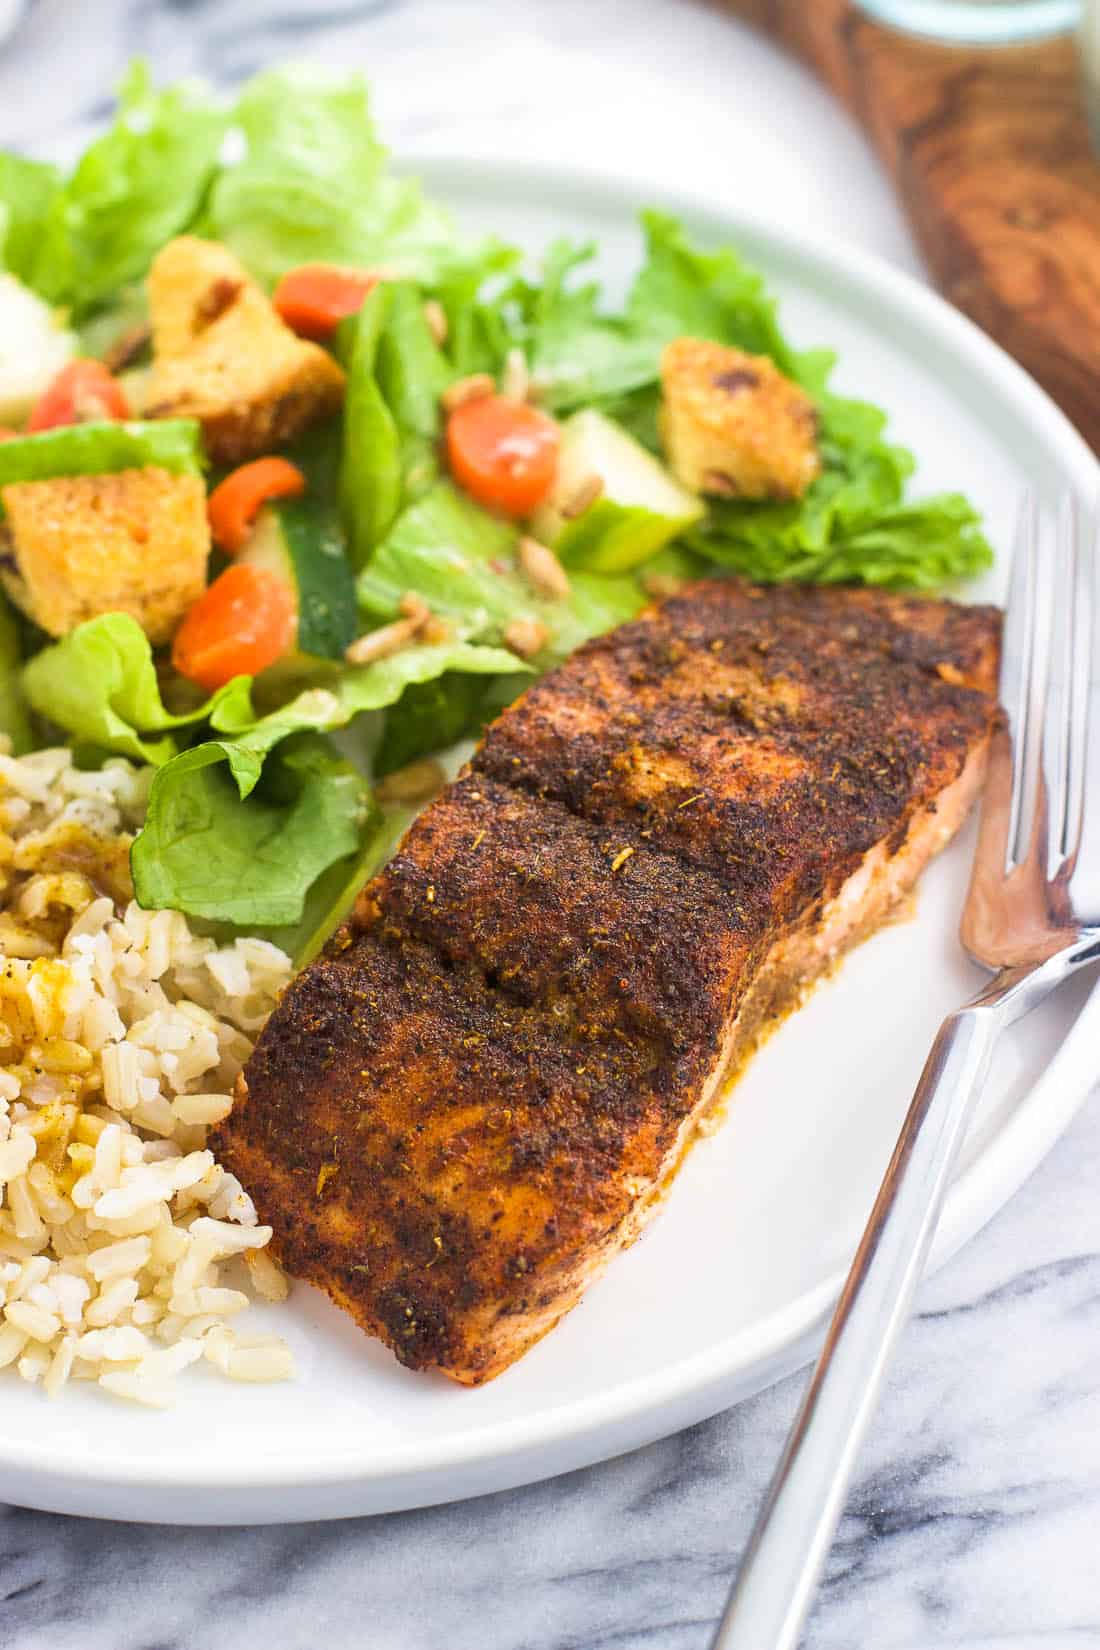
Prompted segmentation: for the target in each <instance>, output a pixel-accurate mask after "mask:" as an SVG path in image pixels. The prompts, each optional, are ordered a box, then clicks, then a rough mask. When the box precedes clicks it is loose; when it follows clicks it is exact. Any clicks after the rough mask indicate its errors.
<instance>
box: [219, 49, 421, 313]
mask: <svg viewBox="0 0 1100 1650" xmlns="http://www.w3.org/2000/svg"><path fill="white" fill-rule="evenodd" d="M230 124H231V127H232V128H233V129H235V131H236V132H238V133H240V134H241V136H242V138H243V143H244V154H243V156H242V157H241V158H240V160H238V161H237V162H236V163H235V164H229V165H226V166H224V167H223V168H222V170H221V171H220V173H219V174H218V176H217V178H216V179H215V181H214V183H213V186H212V188H211V191H210V198H209V203H208V206H207V210H206V212H205V214H204V218H203V222H202V228H203V230H204V232H206V233H208V234H210V235H212V236H213V237H214V238H216V239H217V240H220V241H223V242H224V243H225V244H226V245H227V246H229V247H231V248H232V250H233V251H234V252H235V253H236V254H237V255H238V257H240V258H241V259H242V260H243V262H244V263H245V264H246V265H247V266H248V268H249V269H250V270H251V271H252V273H253V274H254V275H255V276H256V278H257V279H258V280H260V281H261V282H263V283H264V284H265V285H273V284H274V282H275V281H276V280H278V278H279V276H280V275H281V274H282V273H283V272H284V271H285V270H287V269H289V268H292V267H293V266H294V265H295V264H302V263H313V262H318V261H324V262H327V263H337V264H351V265H359V266H364V265H366V266H369V265H372V264H379V263H385V264H386V265H388V266H390V267H393V268H396V269H398V270H399V271H400V272H401V273H402V274H405V275H408V276H410V277H412V278H414V279H417V280H425V279H430V278H431V277H432V276H433V275H434V274H435V273H436V272H437V271H438V270H439V269H440V268H441V267H443V266H445V265H446V263H447V262H448V260H449V259H450V258H451V257H453V251H452V245H453V239H454V232H453V230H452V228H451V225H450V222H449V220H448V218H447V216H446V214H445V213H444V212H443V211H442V210H441V209H440V208H438V207H436V206H433V205H431V204H429V203H428V202H427V201H425V199H424V196H423V194H422V192H421V189H420V186H419V184H417V183H414V182H412V181H409V180H404V179H401V180H399V179H395V178H393V177H391V176H389V175H387V173H386V172H385V163H386V158H387V157H386V151H385V149H384V148H383V147H382V145H381V144H380V143H379V142H378V139H377V137H376V135H375V131H374V125H373V122H372V120H371V117H370V111H369V107H368V97H367V88H366V84H365V82H364V81H363V79H362V77H361V76H359V75H347V76H340V75H331V74H326V73H324V72H323V71H321V70H319V69H310V68H305V67H300V68H294V69H273V70H270V71H268V72H267V73H265V74H261V75H257V76H256V78H255V79H253V80H251V81H249V83H248V84H247V85H246V87H245V88H244V91H243V92H242V93H241V96H240V99H239V101H238V103H237V105H236V108H235V109H234V110H233V111H232V114H231V116H230Z"/></svg>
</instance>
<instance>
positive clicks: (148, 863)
mask: <svg viewBox="0 0 1100 1650" xmlns="http://www.w3.org/2000/svg"><path fill="white" fill-rule="evenodd" d="M227 763H228V752H227V749H226V747H225V745H224V743H223V742H221V741H211V742H208V743H206V744H202V745H195V746H193V747H192V748H191V749H190V750H187V751H183V752H182V753H181V754H180V755H179V756H177V757H176V758H175V759H174V760H173V761H172V762H169V763H168V765H167V766H166V767H163V768H160V769H159V770H158V772H157V775H156V777H155V779H154V780H153V787H152V790H151V792H150V796H149V809H148V813H147V815H146V820H145V825H144V827H143V829H142V830H141V832H140V833H139V835H138V836H137V837H136V839H135V841H134V845H133V848H132V849H131V855H130V859H131V866H132V870H133V875H134V889H135V892H136V894H137V897H138V900H139V902H140V903H141V904H142V905H144V906H148V907H154V908H159V907H168V908H169V909H171V910H175V911H185V912H187V913H188V914H189V915H191V916H196V917H204V918H208V919H211V920H214V921H218V922H228V923H233V924H235V925H237V926H239V927H242V928H247V929H249V930H250V931H252V930H254V929H255V928H257V927H262V926H267V925H280V926H284V925H288V924H298V923H301V922H302V918H303V914H304V912H305V904H306V898H307V895H308V894H309V890H310V888H311V887H312V886H313V884H314V883H315V882H316V881H317V879H318V877H320V876H321V874H322V873H323V872H324V871H326V870H327V869H328V868H329V866H331V865H333V864H334V863H335V862H336V861H338V860H342V859H346V858H347V857H348V856H349V855H352V854H354V853H356V852H357V851H358V850H359V848H360V846H361V844H362V838H363V833H364V831H365V829H366V828H367V826H368V824H369V822H370V820H371V803H370V796H369V791H368V789H367V785H366V782H365V780H364V779H363V777H362V775H361V774H359V773H357V772H356V770H355V769H354V768H353V767H352V766H351V764H350V763H348V762H346V761H344V760H343V758H341V757H340V756H339V755H338V753H337V752H336V751H335V750H334V749H333V748H332V746H331V745H330V744H329V742H328V741H327V740H325V739H321V738H318V737H317V736H316V735H312V734H307V735H303V736H300V737H298V738H295V739H293V740H289V741H288V742H287V743H286V744H285V745H283V746H282V747H281V748H280V749H279V750H278V751H277V752H275V753H274V754H273V755H272V756H271V758H270V760H269V761H268V762H267V763H266V764H265V768H264V774H263V783H262V785H261V786H258V787H257V788H256V789H255V790H254V792H253V793H252V794H250V795H249V797H248V800H247V801H245V800H243V799H242V796H241V792H240V790H239V788H238V782H237V779H236V777H235V775H234V773H233V772H232V771H231V768H230V767H229V766H228V765H227Z"/></svg>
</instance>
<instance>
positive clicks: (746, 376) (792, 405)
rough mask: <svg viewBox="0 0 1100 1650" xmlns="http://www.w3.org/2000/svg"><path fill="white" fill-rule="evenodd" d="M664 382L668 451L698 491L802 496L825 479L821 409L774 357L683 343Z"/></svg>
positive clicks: (669, 361)
mask: <svg viewBox="0 0 1100 1650" xmlns="http://www.w3.org/2000/svg"><path fill="white" fill-rule="evenodd" d="M661 383H662V387H663V390H664V400H663V403H662V407H661V439H662V441H663V443H664V448H665V454H666V457H667V458H668V461H669V464H670V466H671V468H672V470H673V471H674V473H675V474H676V476H677V478H678V479H679V480H680V481H682V482H683V484H684V486H685V487H690V488H691V489H692V491H693V492H700V493H716V494H719V495H724V496H726V497H731V498H748V499H753V498H755V499H761V498H786V499H790V498H801V497H802V495H803V493H804V492H805V491H806V489H807V487H808V486H809V485H810V483H811V481H813V480H814V478H815V476H817V475H818V474H820V471H821V460H820V458H819V456H818V452H817V426H818V420H817V411H816V409H815V407H814V404H813V402H812V401H811V400H810V398H809V396H808V395H806V393H805V391H804V390H802V389H800V388H799V386H798V385H797V384H795V383H793V382H792V381H791V380H790V379H789V378H787V377H785V376H784V374H783V373H781V372H780V371H779V368H778V367H777V366H776V365H775V362H774V361H771V360H769V358H768V357H767V356H766V355H746V354H745V353H744V351H743V350H739V349H727V348H725V347H724V346H723V345H722V344H711V343H706V342H704V341H703V340H701V339H698V338H677V339H675V340H674V341H673V342H672V343H671V344H669V346H668V348H667V349H666V350H665V352H664V355H663V357H662V360H661Z"/></svg>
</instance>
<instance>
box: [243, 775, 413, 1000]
mask: <svg viewBox="0 0 1100 1650" xmlns="http://www.w3.org/2000/svg"><path fill="white" fill-rule="evenodd" d="M390 852H392V842H391V840H390V833H389V831H388V830H387V829H386V821H385V819H384V817H383V815H382V814H381V813H380V812H379V811H378V810H377V809H376V808H372V809H371V811H370V812H369V814H368V815H367V818H366V821H365V823H364V825H363V827H362V837H361V839H360V842H359V846H358V847H357V848H356V849H355V851H354V852H353V853H350V854H345V855H344V857H343V858H342V859H336V860H333V862H332V864H331V865H330V866H328V867H327V869H326V870H324V871H322V872H321V875H320V876H319V877H318V878H317V880H316V882H315V883H314V884H313V886H312V888H310V890H309V892H308V894H307V895H306V897H305V901H304V903H303V907H302V915H301V916H300V917H299V919H298V921H297V922H294V923H290V924H288V925H283V924H275V925H271V924H268V925H266V926H264V927H256V926H253V927H251V928H250V929H249V932H250V933H251V934H255V935H257V936H258V937H259V938H260V939H265V940H270V942H271V944H272V945H277V946H279V947H280V948H281V949H282V950H283V951H285V952H286V953H287V955H288V956H289V957H290V958H291V959H292V961H293V963H294V966H295V968H304V967H305V966H306V964H307V963H308V962H312V961H313V959H314V957H315V956H316V955H317V953H318V952H319V951H320V949H321V947H322V946H323V945H324V943H325V941H326V940H327V939H328V938H329V936H330V934H332V932H333V931H334V929H336V928H338V927H339V925H340V923H341V922H342V921H343V920H344V918H345V917H346V916H347V914H348V911H349V910H350V908H351V906H352V905H353V904H354V903H355V896H356V895H357V894H358V892H359V890H360V888H362V886H363V884H364V883H365V882H366V881H367V879H368V877H371V876H373V875H374V873H375V871H376V870H377V869H378V867H379V866H380V865H382V864H383V863H384V861H385V860H386V859H387V858H388V857H389V854H390Z"/></svg>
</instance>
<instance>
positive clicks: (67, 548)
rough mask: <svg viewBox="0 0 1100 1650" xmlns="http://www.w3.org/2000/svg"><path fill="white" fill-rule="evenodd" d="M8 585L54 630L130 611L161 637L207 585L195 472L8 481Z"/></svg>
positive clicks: (202, 501) (3, 567)
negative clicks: (110, 614) (107, 614)
mask: <svg viewBox="0 0 1100 1650" xmlns="http://www.w3.org/2000/svg"><path fill="white" fill-rule="evenodd" d="M0 499H2V500H3V504H4V509H5V510H6V512H7V520H6V522H5V523H4V526H5V529H6V538H7V540H8V541H9V542H8V544H7V545H6V546H5V550H6V554H5V556H4V558H3V561H2V562H0V577H2V579H3V583H4V588H5V589H6V590H7V592H8V594H9V595H10V596H11V598H12V600H13V601H15V602H17V603H18V604H19V606H20V607H22V608H23V610H24V612H26V613H28V614H29V615H30V617H31V618H32V619H33V620H34V621H35V623H36V624H38V625H41V627H42V629H43V630H45V631H47V632H48V633H49V635H51V636H64V635H65V634H66V633H67V632H68V631H70V630H72V629H74V628H75V626H76V625H78V624H80V623H81V622H82V621H83V620H84V619H93V618H95V617H96V615H97V614H99V613H129V614H130V615H131V617H132V618H134V619H136V620H137V622H138V624H139V625H140V626H141V628H142V629H143V630H144V631H145V634H146V635H147V636H148V638H149V640H150V641H151V642H154V643H156V642H166V641H168V640H169V638H170V637H171V635H172V633H173V632H174V630H175V628H176V626H177V625H178V624H179V621H180V620H181V619H182V618H183V615H184V614H185V613H186V611H187V609H188V608H189V607H190V606H191V604H192V602H194V601H195V600H196V598H197V597H198V596H200V595H201V594H202V592H203V589H204V588H205V585H206V561H207V557H208V555H209V553H210V528H209V524H208V522H207V519H206V489H205V487H204V486H203V482H202V479H201V477H199V476H192V475H173V474H172V473H171V472H170V471H169V470H161V469H157V468H155V467H150V468H148V469H144V470H119V471H118V472H117V473H116V474H114V475H100V476H58V477H56V478H54V479H53V480H51V481H14V482H11V483H9V485H8V486H7V487H4V488H0Z"/></svg>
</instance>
